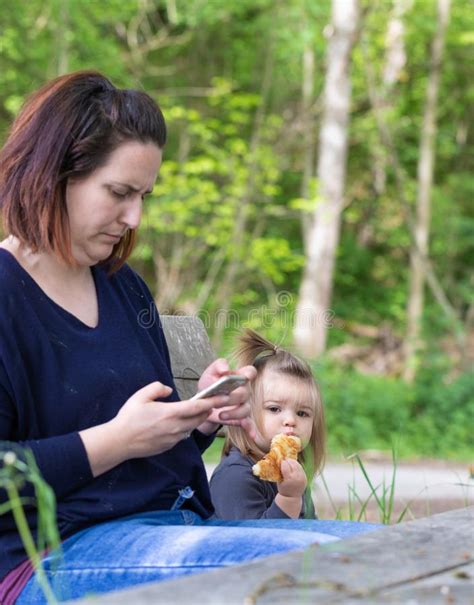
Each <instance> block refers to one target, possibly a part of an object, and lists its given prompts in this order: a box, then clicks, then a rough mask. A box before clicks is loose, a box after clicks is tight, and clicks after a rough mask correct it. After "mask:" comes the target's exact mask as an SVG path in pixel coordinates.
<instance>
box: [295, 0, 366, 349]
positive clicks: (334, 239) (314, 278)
mask: <svg viewBox="0 0 474 605" xmlns="http://www.w3.org/2000/svg"><path fill="white" fill-rule="evenodd" d="M358 12H359V9H358V2H357V0H345V1H344V2H341V1H340V0H333V2H332V23H331V26H330V27H329V28H328V35H329V43H328V51H327V71H326V82H325V90H324V107H323V117H322V124H321V132H320V138H319V157H318V167H317V176H318V183H319V199H318V200H317V204H316V208H315V211H314V215H313V223H312V225H311V229H310V231H309V237H308V249H307V258H306V266H305V270H304V274H303V279H302V282H301V287H300V294H299V301H298V306H297V310H296V322H295V330H294V337H295V343H296V345H297V347H298V348H299V349H300V350H301V352H302V353H303V354H304V355H306V356H308V357H316V356H317V355H319V354H320V353H322V352H323V351H324V349H325V347H326V338H327V329H328V317H330V316H331V311H330V309H329V306H330V303H331V293H332V281H333V271H334V264H335V256H336V251H337V245H338V243H339V231H340V223H341V214H342V209H343V195H344V186H345V178H346V156H347V141H348V132H347V131H348V121H349V106H350V98H351V81H350V73H349V72H350V61H351V54H352V47H353V45H354V41H355V38H356V33H357V22H358Z"/></svg>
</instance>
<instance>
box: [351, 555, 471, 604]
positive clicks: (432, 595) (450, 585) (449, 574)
mask: <svg viewBox="0 0 474 605" xmlns="http://www.w3.org/2000/svg"><path fill="white" fill-rule="evenodd" d="M360 602H361V601H360V599H348V600H346V601H343V603H344V605H358V604H360ZM450 603H459V604H461V603H466V604H467V603H474V563H469V564H467V565H463V566H461V567H456V568H455V569H451V570H449V571H446V572H444V573H441V574H436V575H434V576H430V577H427V578H424V579H422V580H418V581H415V582H410V583H408V584H403V585H402V586H400V587H395V588H393V589H391V590H387V591H382V592H381V593H379V594H377V595H376V596H374V597H368V598H365V599H364V605H378V604H380V605H389V604H390V605H407V604H408V605H410V604H412V605H428V604H429V605H449V604H450Z"/></svg>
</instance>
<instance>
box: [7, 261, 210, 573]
mask: <svg viewBox="0 0 474 605" xmlns="http://www.w3.org/2000/svg"><path fill="white" fill-rule="evenodd" d="M92 272H93V276H94V281H95V286H96V291H97V296H98V304H99V324H98V326H97V327H96V328H90V327H88V326H86V325H85V324H84V323H82V322H81V321H80V320H78V319H77V318H76V317H75V316H73V315H71V314H70V313H69V312H67V311H66V310H64V309H63V308H62V307H60V306H59V305H57V304H56V303H55V302H54V301H52V300H51V299H50V298H49V297H48V296H47V295H46V294H45V293H44V292H43V290H41V288H40V287H39V286H38V284H37V283H36V282H35V281H34V280H33V279H32V278H31V277H30V275H29V274H28V273H27V272H26V271H25V270H24V269H23V268H22V267H21V266H20V265H19V264H18V262H17V261H16V259H15V258H14V257H13V256H12V255H11V254H10V253H9V252H7V251H6V250H3V249H0V441H11V442H16V443H19V444H20V445H24V446H28V447H29V448H31V450H32V451H33V453H34V456H35V458H36V461H37V464H38V466H39V469H40V471H41V473H42V475H43V477H44V478H45V480H46V481H47V482H48V483H49V485H51V487H52V488H53V489H54V491H55V493H56V497H57V500H58V503H57V513H58V526H59V531H60V534H61V536H62V537H65V536H68V535H71V534H72V533H74V532H76V531H78V530H80V529H83V528H84V527H87V526H90V525H94V524H96V523H99V522H102V521H106V520H109V519H113V518H117V517H123V516H126V515H130V514H134V513H137V512H142V511H143V512H145V511H151V510H167V509H169V508H170V507H171V506H172V505H173V503H174V501H175V500H176V498H177V496H178V490H179V489H181V488H183V487H185V486H187V485H190V486H191V487H192V488H193V489H194V490H195V495H194V497H193V498H191V499H190V500H188V501H187V504H186V506H187V507H188V508H190V509H191V510H194V511H195V512H197V513H198V514H199V515H201V516H202V517H205V518H207V517H209V516H210V515H211V514H212V513H213V508H212V504H211V499H210V494H209V487H208V482H207V479H206V473H205V469H204V465H203V463H202V459H201V452H202V451H204V449H206V447H208V445H209V444H210V443H211V442H212V439H213V436H211V437H207V436H204V435H202V434H201V433H199V431H197V430H196V431H194V433H193V434H192V436H191V438H189V439H186V440H184V441H181V442H180V443H178V444H177V445H176V446H175V447H173V448H172V449H171V450H169V451H167V452H165V453H163V454H160V455H157V456H152V457H149V458H140V459H134V460H128V461H126V462H124V463H122V464H120V465H119V466H117V467H115V468H113V469H112V470H110V471H108V472H106V473H104V474H102V475H100V476H99V477H97V478H95V479H94V478H93V476H92V473H91V469H90V466H89V462H88V459H87V455H86V451H85V449H84V446H83V444H82V440H81V438H80V437H79V435H78V431H81V430H83V429H86V428H89V427H92V426H95V425H97V424H101V423H104V422H107V421H108V420H110V419H112V418H113V417H114V416H115V415H116V414H117V412H118V410H119V409H120V408H121V406H122V405H123V404H124V403H125V401H126V400H127V399H128V398H129V397H130V396H131V395H132V394H133V393H135V392H136V391H137V390H138V389H140V388H142V387H143V386H145V385H147V384H148V383H150V382H153V381H154V380H159V381H160V382H163V383H164V384H167V385H169V386H172V387H173V389H174V391H173V393H172V394H171V395H170V396H169V398H168V400H169V401H176V400H178V394H177V392H176V389H175V386H174V383H173V378H172V374H171V370H170V360H169V354H168V349H167V346H166V341H165V338H164V335H163V331H162V328H161V325H160V322H159V317H158V313H157V311H156V307H155V306H154V303H153V298H152V296H151V294H150V292H149V290H148V288H147V287H146V285H145V284H144V282H143V281H142V280H141V279H140V277H138V275H137V274H136V273H135V272H134V271H132V269H131V268H130V267H128V266H124V267H122V268H121V269H120V270H119V271H118V272H117V273H115V274H113V275H112V276H111V277H108V276H107V273H106V271H105V269H104V268H100V267H93V269H92ZM164 405H166V404H164ZM4 447H5V444H0V450H2V449H4ZM5 499H6V494H5V492H4V491H2V490H0V504H1V503H3V502H5ZM28 520H29V523H30V526H31V527H33V528H35V527H36V517H35V512H34V509H30V510H29V511H28ZM25 558H26V555H25V552H24V550H23V548H22V546H21V542H20V539H19V536H18V534H17V531H16V527H15V524H14V522H13V518H12V517H11V515H2V516H0V579H1V578H3V577H4V576H5V575H6V574H7V573H8V571H10V570H11V569H13V568H14V567H15V566H16V565H18V564H19V563H20V562H21V561H22V560H24V559H25Z"/></svg>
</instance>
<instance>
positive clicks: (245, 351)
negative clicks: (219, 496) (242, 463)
mask: <svg viewBox="0 0 474 605" xmlns="http://www.w3.org/2000/svg"><path fill="white" fill-rule="evenodd" d="M234 356H235V357H236V359H237V362H238V364H239V366H243V365H253V366H254V367H255V368H256V370H257V376H256V378H255V380H254V381H253V383H252V385H251V387H250V404H251V408H252V412H251V413H252V418H253V419H254V421H255V424H256V425H257V428H258V429H259V430H261V424H262V421H261V416H262V414H261V406H260V405H258V403H260V402H261V401H262V397H263V376H264V373H265V372H267V371H272V372H276V373H279V374H282V375H286V376H288V377H291V378H294V379H295V380H296V381H298V382H299V383H300V385H301V387H302V392H303V396H304V401H305V403H310V404H311V405H312V406H313V408H314V418H313V430H312V432H311V438H310V440H309V443H308V446H307V447H306V448H305V451H304V452H301V454H300V455H299V459H300V461H301V462H308V463H309V464H310V465H311V466H312V469H311V470H312V473H311V474H315V473H318V472H320V471H321V470H322V467H323V465H324V456H325V450H326V428H325V423H324V409H323V403H322V399H321V393H320V391H319V387H318V385H317V383H316V380H315V378H314V375H313V372H312V371H311V368H310V367H309V365H308V364H307V363H306V362H305V361H303V360H302V359H299V358H298V357H296V355H293V354H292V353H290V352H289V351H286V350H285V349H282V348H280V347H278V346H276V345H274V344H273V343H271V342H270V341H269V340H266V339H265V338H264V337H263V336H261V335H260V334H258V333H257V332H254V330H250V329H248V328H247V329H246V330H244V332H243V333H242V335H241V336H240V337H239V345H238V347H237V349H236V351H235V353H234ZM231 447H236V448H237V449H238V450H240V452H241V453H242V455H244V456H250V457H251V458H252V459H253V460H255V461H258V460H260V459H261V458H263V456H264V455H265V453H266V452H264V451H262V450H261V449H260V448H259V447H258V446H257V444H256V443H255V442H254V441H253V439H251V438H250V437H249V435H248V434H247V432H246V431H245V430H244V429H242V428H241V427H239V426H228V427H227V429H226V440H225V444H224V448H223V455H227V454H228V453H229V451H230V449H231ZM308 450H309V451H308ZM305 453H306V456H308V454H309V453H310V458H309V460H307V459H306V457H305Z"/></svg>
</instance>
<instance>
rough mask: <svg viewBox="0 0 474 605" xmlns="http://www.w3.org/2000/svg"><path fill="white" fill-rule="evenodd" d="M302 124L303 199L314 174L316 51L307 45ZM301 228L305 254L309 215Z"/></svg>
mask: <svg viewBox="0 0 474 605" xmlns="http://www.w3.org/2000/svg"><path fill="white" fill-rule="evenodd" d="M301 88H302V90H301V93H302V95H301V96H302V108H301V110H302V111H301V113H302V118H303V119H302V122H303V127H304V152H303V153H304V159H303V162H304V163H303V178H302V181H301V197H302V198H303V199H305V200H307V199H309V197H310V184H311V179H312V178H313V173H314V124H313V122H314V118H313V116H312V115H311V105H312V104H313V100H314V49H313V48H312V47H311V46H309V45H307V46H305V49H304V52H303V82H302V87H301ZM301 227H302V234H303V242H304V249H305V252H307V251H308V241H309V232H310V228H311V222H310V221H309V220H308V214H307V213H306V212H303V214H302V217H301Z"/></svg>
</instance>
